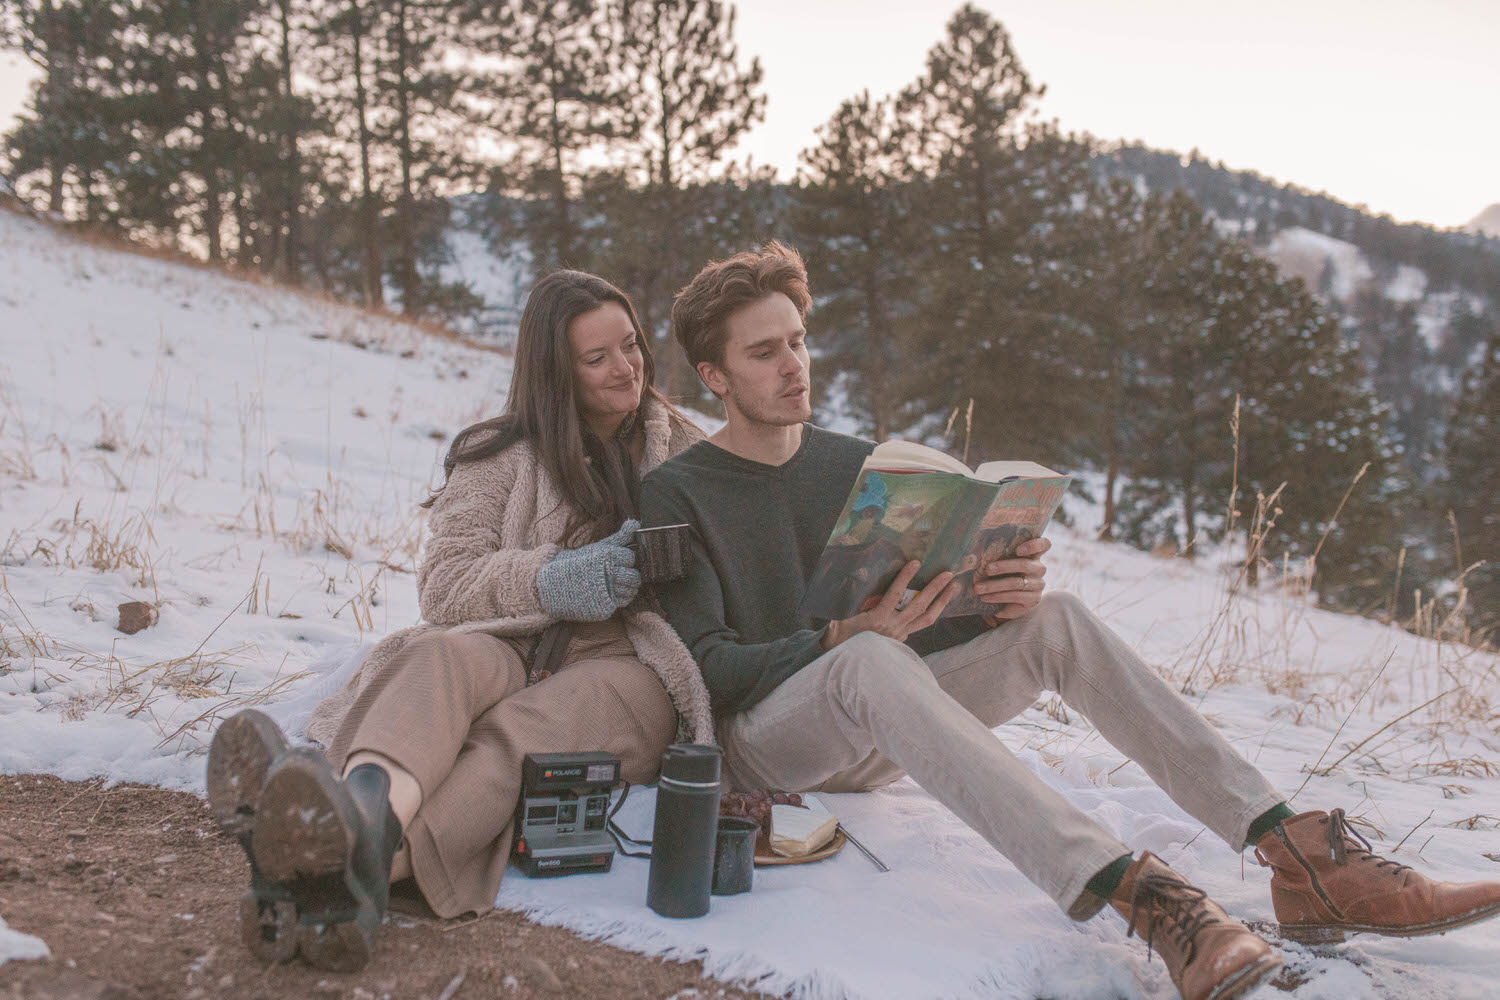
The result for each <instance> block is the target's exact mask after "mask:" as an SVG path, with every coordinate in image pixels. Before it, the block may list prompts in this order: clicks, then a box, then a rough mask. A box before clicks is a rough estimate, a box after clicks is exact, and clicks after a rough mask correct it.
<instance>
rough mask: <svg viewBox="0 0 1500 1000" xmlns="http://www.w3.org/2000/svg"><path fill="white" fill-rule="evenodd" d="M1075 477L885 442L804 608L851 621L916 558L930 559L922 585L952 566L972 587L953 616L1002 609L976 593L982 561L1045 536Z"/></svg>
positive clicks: (951, 608) (821, 562)
mask: <svg viewBox="0 0 1500 1000" xmlns="http://www.w3.org/2000/svg"><path fill="white" fill-rule="evenodd" d="M1071 481H1072V480H1071V478H1070V477H1068V476H1064V475H1060V474H1059V473H1056V472H1053V471H1052V470H1051V469H1047V468H1044V467H1043V466H1040V465H1037V464H1036V463H1034V462H987V463H985V464H984V465H981V466H980V467H979V468H978V469H976V470H973V471H970V470H969V469H968V467H967V466H965V465H964V464H963V463H961V462H959V461H958V460H957V459H954V458H952V457H951V456H949V455H946V454H944V453H943V452H940V451H938V450H936V449H934V448H928V447H925V446H923V445H917V444H912V443H910V442H905V441H892V442H886V443H884V444H881V445H878V446H877V447H876V448H875V450H874V452H872V453H871V454H870V456H869V457H868V458H867V459H865V463H864V467H863V468H862V469H861V470H860V473H859V476H858V478H857V479H856V480H855V482H854V487H853V489H852V490H851V491H850V493H849V499H848V500H847V501H846V502H845V504H844V509H843V511H842V512H841V513H840V514H839V518H838V520H837V521H836V522H835V523H834V526H833V532H832V533H831V534H830V535H829V538H828V543H827V545H825V546H824V548H823V554H822V556H821V557H819V559H818V564H817V566H816V567H815V568H814V570H813V574H812V577H811V579H810V580H809V581H808V585H807V589H806V592H805V594H804V595H803V599H802V605H801V609H800V610H801V613H802V614H803V615H805V616H807V617H809V618H821V619H841V618H850V617H852V616H854V615H856V614H858V613H859V610H860V607H861V605H863V604H864V603H865V601H866V600H867V599H869V598H870V597H873V596H879V595H880V594H883V593H885V591H886V589H887V588H888V587H889V586H890V585H891V582H892V581H893V580H894V579H895V578H896V574H897V573H899V572H900V570H901V567H902V566H904V565H906V563H907V562H909V561H910V560H912V559H919V560H921V562H922V568H921V570H920V571H919V572H918V573H917V576H916V579H915V580H913V581H912V588H913V589H914V590H920V589H921V588H922V587H924V586H926V585H927V584H928V583H929V582H930V581H931V580H932V579H933V577H935V576H937V575H938V574H939V573H942V572H944V571H946V570H953V571H954V572H955V573H956V574H957V579H958V580H959V581H960V583H961V585H962V588H963V589H962V590H961V591H960V593H959V595H958V596H957V597H956V598H954V600H953V601H952V602H951V603H950V604H949V605H948V607H947V608H946V609H945V610H944V612H943V617H945V618H947V617H952V616H954V615H972V614H987V613H989V612H991V611H994V610H995V607H996V606H995V605H992V604H987V603H985V602H983V601H981V600H979V599H978V597H977V596H975V594H974V571H975V568H976V567H977V566H980V565H984V564H988V563H991V562H994V561H995V560H997V559H1008V558H1010V557H1011V556H1013V555H1014V554H1015V550H1016V547H1017V546H1018V545H1020V544H1021V543H1022V542H1024V541H1026V540H1027V539H1031V538H1036V537H1038V536H1039V535H1041V534H1042V532H1043V530H1044V529H1045V528H1046V526H1047V522H1048V521H1049V520H1051V518H1052V514H1053V512H1054V511H1056V510H1057V505H1058V503H1059V502H1061V500H1062V497H1063V494H1064V493H1065V492H1066V491H1067V488H1068V484H1069V483H1070V482H1071Z"/></svg>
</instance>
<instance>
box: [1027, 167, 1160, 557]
mask: <svg viewBox="0 0 1500 1000" xmlns="http://www.w3.org/2000/svg"><path fill="white" fill-rule="evenodd" d="M1162 211H1163V204H1162V199H1161V198H1159V197H1156V196H1148V197H1143V196H1142V195H1141V194H1140V193H1139V192H1138V191H1137V190H1136V189H1135V187H1134V186H1133V185H1132V184H1131V183H1129V182H1127V181H1125V180H1122V179H1120V178H1114V179H1111V180H1109V181H1107V182H1105V183H1103V184H1101V185H1099V186H1097V187H1096V188H1094V189H1093V190H1092V191H1091V192H1090V193H1089V196H1088V199H1087V201H1086V202H1085V203H1084V205H1083V206H1082V208H1081V209H1080V211H1078V212H1077V214H1076V215H1075V216H1073V217H1072V218H1066V219H1063V220H1060V222H1059V224H1058V226H1057V230H1056V234H1055V245H1056V246H1057V247H1058V250H1059V256H1060V258H1061V261H1062V265H1063V266H1062V267H1061V268H1060V269H1059V271H1058V273H1057V275H1056V281H1055V282H1054V286H1053V287H1054V292H1053V294H1055V295H1057V296H1059V297H1062V298H1063V299H1064V300H1065V302H1066V314H1067V317H1068V318H1069V319H1070V320H1071V321H1072V323H1073V324H1074V325H1073V329H1072V330H1071V331H1070V332H1071V337H1070V339H1071V341H1072V343H1073V345H1074V346H1073V348H1072V352H1073V355H1074V357H1075V359H1076V363H1077V365H1078V368H1079V370H1080V375H1081V378H1082V380H1083V381H1084V382H1085V384H1087V385H1088V386H1089V391H1087V392H1085V393H1084V394H1083V397H1082V405H1081V410H1082V413H1083V415H1084V416H1085V417H1086V420H1087V429H1086V432H1085V433H1083V434H1082V435H1080V436H1079V438H1078V441H1079V443H1080V446H1079V447H1078V449H1077V450H1078V453H1079V455H1080V457H1082V458H1085V459H1087V460H1088V461H1089V462H1091V463H1096V464H1098V465H1102V466H1103V468H1104V512H1103V517H1102V519H1101V521H1100V525H1099V537H1101V538H1105V539H1108V538H1113V537H1114V530H1115V513H1116V512H1115V505H1116V497H1117V492H1118V487H1119V480H1120V476H1121V473H1122V471H1123V468H1124V463H1125V458H1126V455H1127V453H1128V452H1129V451H1131V450H1133V449H1134V448H1135V447H1138V446H1140V445H1141V444H1143V442H1140V441H1138V439H1137V435H1136V434H1135V433H1134V414H1133V413H1132V411H1131V408H1130V407H1129V406H1128V405H1127V404H1128V403H1129V401H1130V400H1131V398H1132V396H1133V390H1134V388H1135V386H1136V385H1137V383H1138V381H1139V378H1140V376H1139V368H1140V366H1139V364H1138V359H1139V358H1140V356H1141V355H1142V353H1143V352H1144V350H1145V348H1146V343H1145V335H1146V333H1147V331H1148V329H1149V327H1148V324H1147V309H1148V303H1149V297H1148V290H1149V288H1150V286H1151V267H1152V261H1151V259H1150V257H1149V234H1150V232H1151V229H1152V227H1153V226H1154V225H1157V221H1156V216H1158V215H1159V214H1161V212H1162Z"/></svg>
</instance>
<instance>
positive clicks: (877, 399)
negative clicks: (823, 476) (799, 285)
mask: <svg viewBox="0 0 1500 1000" xmlns="http://www.w3.org/2000/svg"><path fill="white" fill-rule="evenodd" d="M862 239H863V241H864V245H865V248H866V250H867V251H869V252H868V253H867V254H866V256H865V267H864V275H863V279H864V280H863V284H864V298H865V322H866V324H867V327H868V329H869V331H870V338H869V343H868V345H867V346H866V349H865V359H864V360H865V366H864V367H865V386H866V389H867V391H868V392H869V394H870V421H871V423H872V424H874V428H873V429H874V432H875V440H876V442H877V443H878V442H881V441H884V440H885V439H886V438H888V437H890V433H891V426H890V387H889V386H888V385H887V384H886V382H887V378H888V373H887V371H886V357H885V353H886V347H887V345H888V344H889V343H890V336H891V334H890V323H889V321H888V319H887V317H886V313H885V305H884V303H882V302H881V300H880V285H881V282H880V275H879V274H878V273H877V266H876V263H875V262H876V261H877V260H879V259H880V255H879V254H878V253H876V252H874V247H875V245H876V242H877V241H876V238H875V234H874V232H873V227H872V226H870V225H869V221H868V219H867V220H866V226H865V231H864V233H863V236H862Z"/></svg>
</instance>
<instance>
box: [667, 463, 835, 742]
mask: <svg viewBox="0 0 1500 1000" xmlns="http://www.w3.org/2000/svg"><path fill="white" fill-rule="evenodd" d="M641 520H642V523H643V524H645V525H647V526H648V527H649V526H655V525H664V524H690V525H692V526H693V529H694V537H693V539H692V542H691V556H690V558H689V561H688V573H687V576H686V577H685V578H683V579H682V580H679V581H676V582H674V583H668V584H658V585H657V586H656V596H657V599H658V600H659V601H660V602H661V606H662V610H663V611H664V612H665V613H666V617H667V621H668V622H669V623H671V625H672V627H673V628H674V629H675V630H676V631H677V634H678V636H679V637H680V638H681V639H682V642H683V645H685V646H687V648H688V649H689V650H690V651H691V652H692V654H693V659H695V660H697V661H698V666H699V669H700V670H701V671H702V673H703V682H704V685H705V686H706V687H707V688H708V697H709V703H710V705H711V707H712V709H713V712H714V714H715V715H726V714H729V713H732V712H742V711H744V710H745V709H748V708H750V707H751V706H752V705H754V704H756V703H757V702H759V701H760V700H761V699H762V698H764V697H766V695H768V694H770V693H771V692H772V691H774V690H776V688H777V686H779V685H780V684H781V683H782V682H783V681H785V680H786V679H787V678H788V677H791V676H792V675H793V674H795V673H796V672H797V671H799V670H801V669H802V668H803V667H805V666H807V665H808V664H809V663H811V662H812V661H813V660H816V659H817V658H818V657H819V656H821V655H823V647H822V645H821V642H822V638H823V633H824V631H825V629H802V630H799V631H796V632H793V633H792V634H791V635H787V636H783V637H781V638H778V639H773V640H770V641H768V642H745V641H743V640H742V639H741V638H740V636H739V633H738V632H736V631H735V629H733V628H731V627H730V626H729V624H728V623H727V622H726V621H725V618H726V615H725V613H724V592H723V587H722V586H721V584H720V582H719V581H720V577H719V568H718V567H717V566H715V565H714V562H713V559H712V558H711V557H710V555H709V552H708V549H707V547H706V546H705V545H704V543H703V539H702V536H701V533H700V532H701V526H700V525H699V524H698V520H697V518H695V517H694V516H693V514H692V511H691V509H690V508H689V506H688V505H687V504H685V503H683V502H682V500H681V498H680V497H678V496H677V495H675V493H674V491H673V490H672V488H671V486H670V484H668V483H667V482H666V481H665V480H664V479H663V477H661V476H647V477H646V479H645V481H644V482H643V483H642V487H641Z"/></svg>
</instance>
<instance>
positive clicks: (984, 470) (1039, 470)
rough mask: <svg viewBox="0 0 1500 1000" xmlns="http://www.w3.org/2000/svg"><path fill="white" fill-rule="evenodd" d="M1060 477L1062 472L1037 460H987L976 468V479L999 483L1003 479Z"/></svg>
mask: <svg viewBox="0 0 1500 1000" xmlns="http://www.w3.org/2000/svg"><path fill="white" fill-rule="evenodd" d="M1012 477H1015V478H1018V479H1058V478H1060V477H1061V473H1057V472H1053V471H1052V470H1051V469H1049V468H1047V467H1046V466H1045V465H1037V464H1036V463H1035V462H985V463H984V464H983V465H981V466H980V467H979V468H977V469H975V470H974V478H975V479H983V480H984V481H985V482H987V483H998V482H1000V480H1002V479H1010V478H1012Z"/></svg>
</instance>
